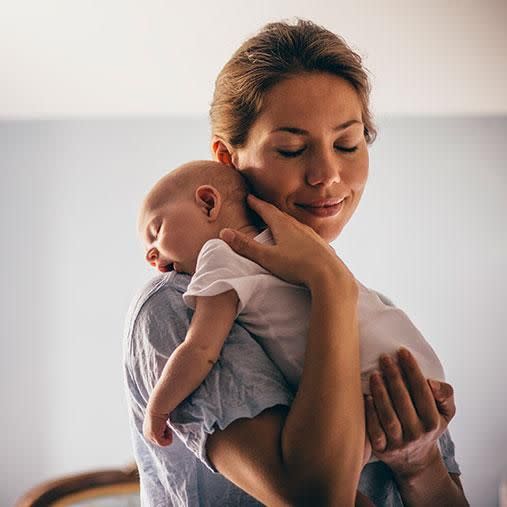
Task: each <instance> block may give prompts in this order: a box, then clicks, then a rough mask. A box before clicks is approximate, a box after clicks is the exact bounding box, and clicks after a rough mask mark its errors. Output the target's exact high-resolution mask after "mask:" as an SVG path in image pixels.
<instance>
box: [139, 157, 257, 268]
mask: <svg viewBox="0 0 507 507" xmlns="http://www.w3.org/2000/svg"><path fill="white" fill-rule="evenodd" d="M246 195H247V184H246V182H245V180H244V179H243V177H242V176H241V174H240V173H239V172H238V171H237V170H236V169H234V168H233V167H230V166H227V165H224V164H220V163H218V162H213V161H211V160H199V161H195V162H189V163H187V164H184V165H182V166H181V167H178V168H177V169H175V170H173V171H171V172H170V173H168V174H166V175H165V176H163V177H162V178H161V179H160V180H159V181H158V182H157V183H156V184H155V186H154V187H153V188H152V189H151V190H150V191H149V192H148V194H147V195H146V197H145V198H144V200H143V203H142V205H141V209H140V211H139V217H138V231H139V235H140V237H141V240H142V242H143V245H144V247H145V250H146V260H147V261H148V262H149V263H150V264H151V265H152V266H153V267H155V268H157V269H158V270H159V271H162V272H166V271H172V270H173V269H174V270H176V271H179V272H184V273H189V274H193V273H194V272H195V266H196V263H197V257H198V255H199V251H200V250H201V248H202V246H203V245H204V243H206V241H208V240H210V239H212V238H217V237H218V234H219V232H220V230H221V229H223V228H224V227H231V228H235V229H239V228H242V227H245V226H247V225H250V223H251V222H250V215H249V212H248V210H247V206H246Z"/></svg>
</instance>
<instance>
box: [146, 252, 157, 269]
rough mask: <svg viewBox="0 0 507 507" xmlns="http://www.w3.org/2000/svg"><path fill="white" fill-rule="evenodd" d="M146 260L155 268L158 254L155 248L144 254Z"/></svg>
mask: <svg viewBox="0 0 507 507" xmlns="http://www.w3.org/2000/svg"><path fill="white" fill-rule="evenodd" d="M146 260H147V261H148V262H149V263H150V264H151V265H152V266H153V267H154V268H156V267H157V260H158V252H157V250H156V249H155V248H152V249H151V250H149V251H148V253H147V254H146Z"/></svg>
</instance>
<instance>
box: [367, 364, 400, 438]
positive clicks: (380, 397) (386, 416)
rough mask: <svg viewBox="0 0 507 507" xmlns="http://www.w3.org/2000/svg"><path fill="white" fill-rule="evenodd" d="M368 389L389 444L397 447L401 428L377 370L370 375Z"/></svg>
mask: <svg viewBox="0 0 507 507" xmlns="http://www.w3.org/2000/svg"><path fill="white" fill-rule="evenodd" d="M370 391H371V395H372V397H373V403H374V405H375V410H376V411H377V415H378V419H379V421H380V424H381V426H382V428H383V430H384V433H385V434H386V437H387V442H388V444H389V446H390V447H399V446H400V445H401V443H402V441H403V430H402V427H401V423H400V420H399V419H398V415H397V414H396V411H395V410H394V407H393V405H392V403H391V398H390V396H389V393H388V391H387V388H386V386H385V384H384V381H383V379H382V376H381V375H380V373H379V372H374V373H373V374H372V375H371V377H370Z"/></svg>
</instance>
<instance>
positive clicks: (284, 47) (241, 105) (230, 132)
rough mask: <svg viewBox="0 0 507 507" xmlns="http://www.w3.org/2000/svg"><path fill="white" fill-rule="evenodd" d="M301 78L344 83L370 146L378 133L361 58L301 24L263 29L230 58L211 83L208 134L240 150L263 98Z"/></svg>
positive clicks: (338, 39)
mask: <svg viewBox="0 0 507 507" xmlns="http://www.w3.org/2000/svg"><path fill="white" fill-rule="evenodd" d="M301 72H327V73H330V74H334V75H336V76H339V77H341V78H343V79H345V80H347V81H348V82H349V83H350V84H351V85H352V86H353V87H354V88H355V90H356V92H357V94H358V96H359V99H360V102H361V107H362V120H363V123H364V137H365V139H366V142H367V143H368V144H371V143H373V141H374V140H375V137H376V135H377V130H376V128H375V125H374V123H373V117H372V114H371V112H370V109H369V96H370V90H371V86H370V82H369V80H368V74H367V70H366V69H365V68H364V67H363V65H362V60H361V57H360V56H359V55H358V54H357V53H355V52H354V51H352V49H351V48H350V47H349V46H348V45H347V43H346V42H345V41H344V40H343V39H342V38H341V37H339V36H338V35H336V34H334V33H333V32H330V31H329V30H326V29H325V28H323V27H321V26H318V25H316V24H315V23H313V22H311V21H306V20H302V19H298V21H297V24H295V25H291V24H288V23H285V22H278V23H268V24H267V25H265V26H264V27H263V28H262V29H261V31H260V32H259V33H258V34H257V35H255V36H253V37H251V38H250V39H248V40H247V41H245V42H244V43H243V44H242V45H241V46H240V47H239V49H238V50H237V51H236V52H235V53H234V54H233V55H232V57H231V59H230V60H229V61H228V62H227V63H226V64H225V66H224V67H223V69H222V70H221V71H220V74H219V75H218V77H217V80H216V82H215V92H214V94H213V101H212V103H211V107H210V119H211V130H212V134H213V135H217V136H218V137H220V138H222V139H223V140H224V141H227V142H228V143H230V144H231V145H232V146H233V147H235V148H239V147H242V146H244V144H245V143H246V141H247V138H248V132H249V130H250V127H251V126H252V124H253V123H254V122H255V120H256V118H257V116H258V115H259V113H260V111H261V109H262V103H263V98H264V95H265V93H266V92H267V91H268V90H269V89H270V88H271V87H272V86H274V85H275V84H277V83H279V82H280V81H282V80H283V79H286V78H289V77H292V76H295V75H297V74H299V73H301Z"/></svg>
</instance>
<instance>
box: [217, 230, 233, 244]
mask: <svg viewBox="0 0 507 507" xmlns="http://www.w3.org/2000/svg"><path fill="white" fill-rule="evenodd" d="M219 237H220V239H223V240H224V241H226V242H227V243H228V242H229V241H232V240H233V239H234V232H232V230H231V229H222V230H221V231H220V234H219Z"/></svg>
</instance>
